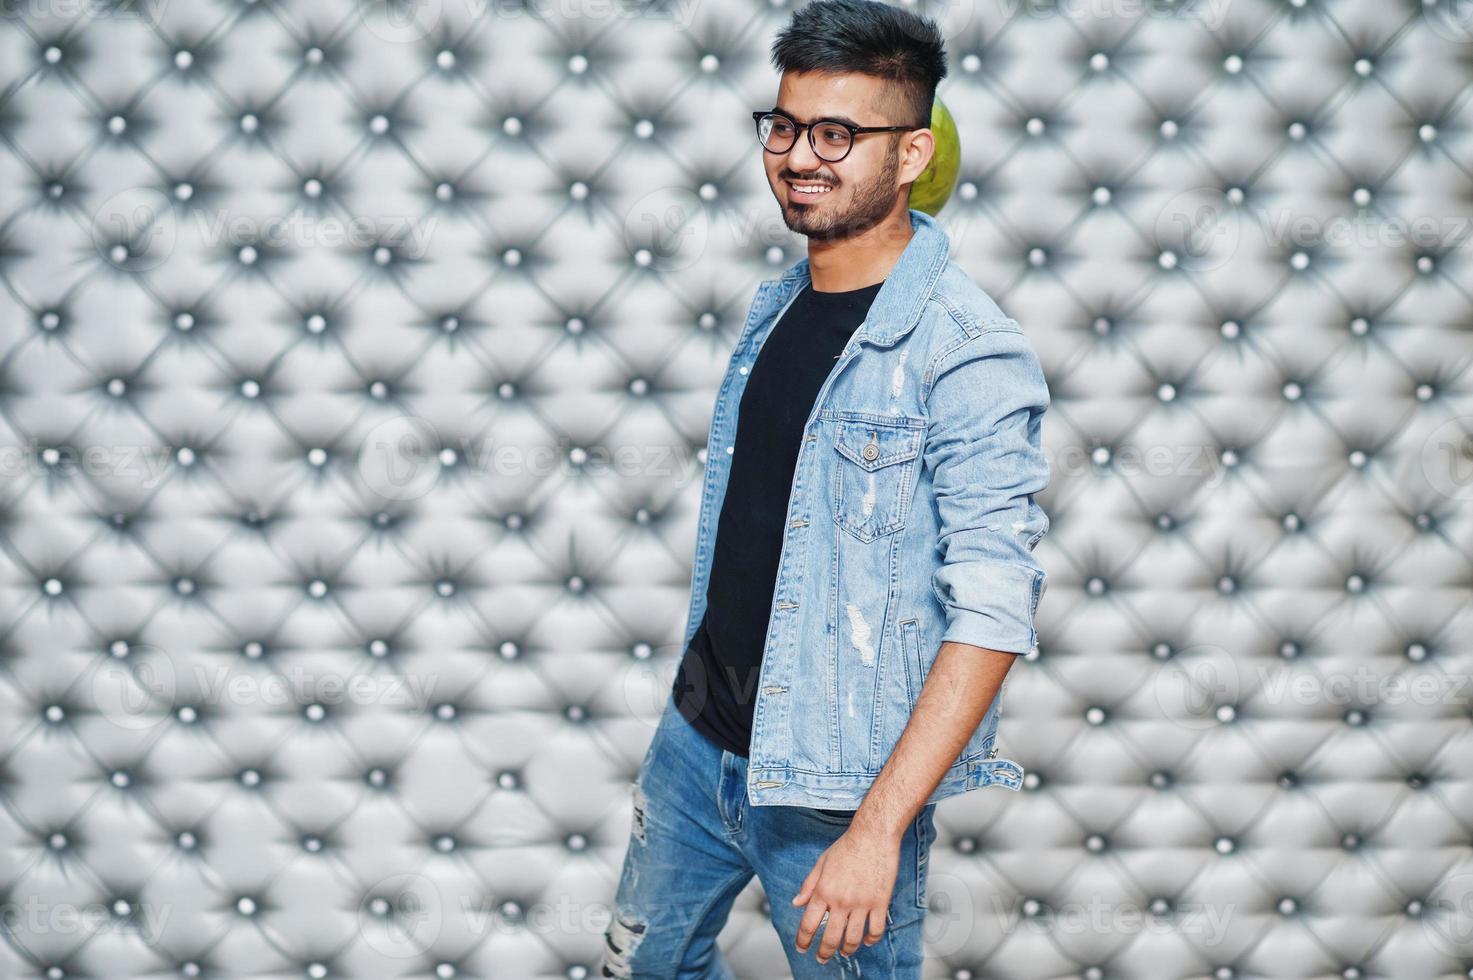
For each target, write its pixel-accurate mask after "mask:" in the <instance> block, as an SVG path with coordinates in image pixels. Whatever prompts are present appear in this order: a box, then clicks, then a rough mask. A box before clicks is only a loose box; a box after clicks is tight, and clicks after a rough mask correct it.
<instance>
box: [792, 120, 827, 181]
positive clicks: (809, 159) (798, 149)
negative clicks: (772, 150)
mask: <svg viewBox="0 0 1473 980" xmlns="http://www.w3.org/2000/svg"><path fill="white" fill-rule="evenodd" d="M811 132H813V130H811V129H805V130H803V133H802V135H800V136H799V137H798V138H797V139H795V140H793V145H792V146H790V147H788V169H789V170H791V171H793V173H797V174H806V173H809V172H812V171H817V170H818V168H819V166H820V165H821V164H822V163H823V161H822V160H820V159H819V158H818V154H817V153H814V152H813V144H811V143H809V142H808V134H809V133H811Z"/></svg>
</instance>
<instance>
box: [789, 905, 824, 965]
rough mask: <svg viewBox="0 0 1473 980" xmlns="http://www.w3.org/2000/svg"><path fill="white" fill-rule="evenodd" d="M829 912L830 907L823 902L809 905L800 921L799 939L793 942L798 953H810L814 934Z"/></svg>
mask: <svg viewBox="0 0 1473 980" xmlns="http://www.w3.org/2000/svg"><path fill="white" fill-rule="evenodd" d="M827 911H828V906H826V905H824V904H823V902H821V901H814V902H810V903H809V905H808V908H807V910H805V911H804V913H803V918H802V919H800V920H798V937H797V939H795V940H794V942H793V945H794V946H795V947H797V949H798V952H800V953H806V952H808V944H809V943H811V942H813V934H814V933H815V932H816V931H817V930H818V924H819V922H821V921H823V916H824V913H825V912H827Z"/></svg>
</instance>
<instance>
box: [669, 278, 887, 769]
mask: <svg viewBox="0 0 1473 980" xmlns="http://www.w3.org/2000/svg"><path fill="white" fill-rule="evenodd" d="M882 285H884V283H883V281H882V282H877V283H873V284H872V285H869V286H864V287H862V288H860V289H851V290H847V291H845V292H839V293H820V292H815V291H814V289H813V286H812V284H811V283H810V284H809V285H807V286H805V287H804V288H803V291H802V292H800V293H799V294H798V297H797V299H795V300H794V301H793V304H792V305H791V306H789V307H788V310H787V312H786V313H784V314H783V317H782V319H781V320H779V321H778V322H777V323H776V324H774V325H773V327H772V332H771V333H770V334H769V335H768V337H767V339H766V340H765V341H764V342H763V344H762V349H761V350H760V351H758V353H757V360H756V361H755V363H754V364H753V365H752V376H751V377H750V378H748V379H747V387H746V390H745V391H743V393H742V401H741V407H740V410H739V411H738V413H737V431H736V443H735V446H734V448H733V451H732V459H731V477H730V479H729V481H728V482H727V487H726V496H725V497H724V498H723V500H722V503H721V515H720V517H719V519H718V521H717V525H716V546H715V551H714V552H713V554H712V564H711V580H710V584H709V586H708V588H707V590H706V600H707V602H706V615H705V616H704V617H703V618H702V620H701V623H700V626H699V628H698V629H697V630H696V632H695V635H694V636H693V637H692V638H691V643H690V646H689V647H688V648H687V649H686V651H685V654H684V656H683V657H682V658H681V662H680V666H679V668H678V669H677V670H676V674H675V684H674V687H673V689H672V693H673V694H674V697H675V702H676V705H677V706H678V708H679V710H680V713H681V715H682V717H684V718H685V719H686V720H687V721H688V722H690V724H691V726H692V727H693V728H695V729H696V730H697V731H699V732H700V733H701V734H702V735H704V736H705V737H706V738H707V739H709V740H710V741H711V742H713V743H714V744H716V745H718V746H720V747H721V748H723V749H725V750H727V751H728V752H732V753H735V754H736V755H740V756H746V754H747V751H748V746H749V745H750V743H751V739H752V714H753V710H754V709H755V707H756V700H757V699H756V691H757V680H758V676H759V674H760V672H761V668H762V648H763V646H764V642H765V640H766V639H767V625H768V616H769V615H770V614H771V611H772V593H773V589H774V588H775V586H776V584H777V564H778V559H779V557H780V556H781V553H782V544H783V534H784V527H783V522H784V521H785V520H786V519H787V514H788V495H789V491H790V490H791V489H792V483H793V471H794V469H795V468H796V466H797V463H798V450H799V448H800V446H801V443H802V439H803V426H804V424H805V423H806V422H807V421H808V415H809V413H810V412H811V411H812V410H813V403H814V400H815V399H816V398H817V397H818V390H819V389H820V388H822V387H823V382H824V379H825V378H827V377H828V376H829V372H830V371H832V370H833V367H834V362H835V361H836V360H838V358H839V355H840V354H841V353H842V352H843V350H844V345H845V344H847V343H848V342H849V338H850V337H852V336H853V335H854V331H855V330H857V329H858V328H859V325H860V324H861V323H863V322H864V318H865V315H866V314H868V312H869V308H870V304H871V303H873V302H874V299H875V296H876V294H878V293H879V291H880V287H881V286H882Z"/></svg>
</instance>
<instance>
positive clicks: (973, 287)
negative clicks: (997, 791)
mask: <svg viewBox="0 0 1473 980" xmlns="http://www.w3.org/2000/svg"><path fill="white" fill-rule="evenodd" d="M910 220H911V227H912V229H913V230H914V234H913V235H912V237H911V239H910V241H909V242H908V243H907V244H906V247H905V250H904V252H902V253H901V256H900V258H899V260H898V261H897V262H896V264H895V267H894V268H893V269H892V270H891V272H890V275H889V276H888V277H887V278H886V280H885V283H884V285H883V286H881V287H880V291H879V293H878V294H877V295H876V297H875V301H874V304H873V305H872V306H871V308H870V311H869V315H868V316H867V317H866V318H865V320H864V322H863V323H862V324H861V325H860V327H859V328H858V329H857V330H856V331H855V332H854V335H853V336H852V337H851V338H850V340H849V343H848V344H847V345H846V346H845V348H844V351H843V354H842V355H841V356H840V357H839V359H838V360H837V361H835V362H834V367H833V370H832V371H831V372H830V374H829V376H828V378H827V379H826V380H825V381H824V384H823V387H822V388H820V389H819V393H818V397H817V398H816V400H815V402H814V406H813V408H812V410H811V412H810V414H809V417H808V423H807V425H806V427H805V429H804V433H805V434H804V437H803V443H802V445H801V447H800V449H799V453H798V460H797V467H796V469H795V471H794V474H793V483H792V488H791V490H790V494H789V500H788V514H787V521H786V522H785V525H784V528H785V530H784V539H783V543H782V553H781V558H780V559H779V564H778V573H777V582H776V585H775V587H774V590H773V596H772V611H771V614H770V616H769V620H768V627H767V638H766V643H765V646H764V648H763V658H762V668H761V673H760V675H759V679H758V685H757V690H756V704H755V707H754V717H753V722H752V741H751V749H750V754H749V756H748V765H747V792H748V799H749V801H750V803H751V805H753V806H763V805H778V804H797V805H801V806H810V807H823V808H829V809H853V808H856V807H858V806H859V804H860V802H861V801H862V800H863V799H864V795H865V793H866V792H867V791H868V790H869V787H870V784H871V783H872V782H873V780H874V778H875V777H876V776H877V775H878V774H879V772H880V769H881V767H883V766H884V764H885V760H886V759H887V758H888V757H889V755H890V752H891V750H892V749H893V748H894V747H895V743H896V742H897V741H898V740H899V738H900V734H901V732H902V731H903V730H904V728H905V725H906V723H907V721H908V720H909V718H910V714H911V712H912V711H913V710H914V708H915V704H916V699H917V698H918V697H919V696H920V691H921V685H922V684H923V683H924V681H925V679H926V673H927V671H928V670H929V669H930V667H931V664H932V663H934V662H935V659H936V654H937V653H938V652H939V648H940V644H941V643H942V641H946V640H955V641H958V642H961V643H970V644H975V645H976V646H980V647H989V648H991V649H994V650H1002V651H1007V652H1012V653H1026V652H1027V651H1028V650H1029V649H1030V648H1031V647H1033V646H1034V644H1035V643H1036V639H1037V638H1036V634H1035V633H1034V630H1033V616H1034V612H1035V610H1036V609H1037V607H1038V600H1039V597H1040V596H1041V595H1042V594H1043V591H1044V588H1045V581H1044V579H1045V576H1044V571H1043V568H1042V567H1041V566H1040V565H1039V564H1038V562H1037V560H1036V559H1035V558H1034V557H1033V554H1032V552H1033V547H1034V545H1036V544H1037V543H1038V540H1039V539H1040V538H1042V537H1043V535H1044V533H1045V532H1046V531H1047V530H1048V526H1049V522H1048V517H1047V516H1046V515H1045V514H1044V512H1043V509H1042V508H1040V507H1039V506H1038V504H1036V503H1035V502H1034V499H1033V495H1034V494H1035V493H1038V492H1039V491H1041V490H1043V489H1044V487H1045V486H1046V485H1047V484H1048V479H1049V470H1048V464H1047V462H1046V460H1045V459H1044V456H1043V453H1042V450H1041V447H1040V442H1039V423H1040V420H1041V417H1042V415H1043V412H1044V410H1045V409H1046V408H1047V407H1048V404H1049V392H1048V387H1047V385H1046V383H1045V381H1044V377H1043V371H1042V369H1041V367H1040V366H1039V362H1038V358H1037V355H1036V354H1035V353H1034V352H1033V349H1032V348H1031V347H1030V346H1029V343H1028V341H1027V339H1026V338H1025V337H1024V335H1023V333H1022V331H1021V329H1020V328H1019V326H1018V323H1017V322H1016V321H1015V320H1012V319H1010V318H1008V317H1006V316H1004V315H1003V312H1002V310H1000V309H999V308H998V306H997V304H996V303H994V302H993V300H992V299H991V298H990V297H989V296H988V295H987V293H986V292H984V291H983V290H982V288H981V287H979V286H978V285H977V284H976V283H974V282H973V281H972V280H971V278H970V277H969V276H968V275H967V274H966V273H965V272H964V271H963V270H962V269H961V268H960V267H959V266H958V265H957V264H956V263H955V262H953V261H952V260H951V258H950V239H949V237H948V236H947V234H946V232H945V231H944V230H943V229H942V228H941V227H940V225H938V224H937V223H936V221H935V219H934V218H932V217H931V216H930V215H928V214H926V213H925V212H923V211H917V210H914V209H912V210H911V211H910ZM810 281H811V276H810V274H809V269H808V260H807V259H806V258H804V259H802V260H800V261H799V262H797V263H796V264H795V265H793V266H792V267H791V268H789V269H788V271H787V272H785V273H784V274H783V275H782V277H781V278H780V279H770V280H766V281H764V282H763V283H762V284H761V285H760V286H759V287H758V288H757V294H756V296H755V298H754V299H753V302H752V308H751V311H750V313H749V314H748V316H747V322H746V325H745V326H744V327H743V329H742V333H741V337H740V339H739V340H738V341H737V345H736V349H735V350H734V352H733V353H732V357H731V363H730V365H729V366H728V367H727V371H726V376H725V378H724V379H723V380H722V382H721V388H720V391H719V392H718V394H717V397H716V406H715V409H714V411H713V414H712V418H711V432H710V438H709V440H708V442H707V457H706V464H705V481H704V484H703V489H702V491H701V510H700V517H699V525H698V530H697V534H696V553H695V567H694V571H693V574H692V580H691V603H690V612H689V615H688V618H687V621H686V629H685V645H686V646H689V644H690V641H691V637H692V635H693V634H694V633H695V630H696V628H697V627H698V626H699V625H700V622H701V617H702V616H703V615H704V614H705V610H706V588H707V584H708V582H709V581H710V573H711V556H712V552H713V547H714V544H715V538H716V528H717V518H718V516H719V515H720V513H721V501H722V498H723V496H724V494H725V493H726V485H727V478H728V477H729V476H730V473H731V453H732V451H733V446H732V443H733V440H734V438H735V434H736V429H737V410H738V406H739V405H740V403H741V398H742V391H743V390H744V389H745V387H746V382H747V378H748V377H749V376H750V374H751V370H752V365H753V364H754V363H755V362H756V360H757V353H758V351H759V350H760V349H761V347H762V343H763V341H764V340H765V339H766V337H767V335H768V333H769V332H770V331H771V329H772V326H773V325H774V324H775V323H776V322H777V321H778V319H779V318H780V317H781V316H782V314H783V313H784V312H785V311H786V309H787V307H788V305H789V304H790V303H791V302H792V300H793V299H794V297H796V296H797V294H798V292H799V290H801V289H802V288H803V287H804V286H805V285H807V284H809V283H810ZM1001 703H1002V692H1001V691H999V692H998V696H997V698H995V699H994V701H993V703H992V706H991V707H990V708H989V709H988V711H987V714H986V716H985V717H984V718H983V720H982V722H981V723H980V724H979V725H978V727H977V730H976V731H975V732H974V733H972V736H971V738H970V740H969V741H968V742H967V744H966V746H965V747H964V748H963V750H962V752H961V754H960V755H959V756H958V758H957V760H956V762H955V764H954V765H953V766H952V767H951V768H950V769H948V770H947V772H946V775H945V776H944V777H943V778H942V780H941V782H940V783H939V784H938V786H937V787H936V790H935V792H934V793H933V794H932V795H931V796H930V798H929V799H928V800H927V802H928V803H931V802H936V801H938V800H942V799H945V798H947V797H949V796H955V795H957V794H960V793H964V792H966V791H967V790H971V789H976V788H978V787H982V786H989V785H994V784H996V785H1001V786H1006V787H1008V788H1010V789H1014V790H1016V789H1019V788H1021V786H1022V781H1023V767H1022V766H1020V765H1019V764H1018V763H1016V762H1014V761H1012V760H1011V759H1005V758H997V750H996V748H995V743H996V738H997V722H998V711H999V708H1000V706H1001Z"/></svg>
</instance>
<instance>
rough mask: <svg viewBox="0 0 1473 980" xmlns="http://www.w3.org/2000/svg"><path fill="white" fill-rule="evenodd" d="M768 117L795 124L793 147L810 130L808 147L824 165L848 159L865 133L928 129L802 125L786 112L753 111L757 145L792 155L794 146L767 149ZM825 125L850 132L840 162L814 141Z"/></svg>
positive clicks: (821, 123) (834, 122)
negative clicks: (765, 122) (856, 140)
mask: <svg viewBox="0 0 1473 980" xmlns="http://www.w3.org/2000/svg"><path fill="white" fill-rule="evenodd" d="M767 116H777V117H779V118H781V119H786V120H787V121H788V122H790V123H792V124H793V129H794V130H795V132H794V133H793V146H797V145H798V137H799V136H801V135H802V134H803V130H805V129H806V130H808V147H809V149H811V150H813V155H814V156H816V157H818V158H819V159H820V160H822V161H823V162H824V163H838V162H839V160H843V159H844V157H847V156H848V155H849V153H850V151H852V150H853V149H854V138H855V137H856V136H862V135H864V134H865V133H896V132H904V131H907V130H911V129H925V128H926V127H925V126H851V125H849V124H848V123H846V122H840V121H839V120H837V119H818V120H815V121H813V122H811V123H800V122H799V121H798V120H796V119H794V118H793V117H792V116H790V115H788V114H787V113H786V112H778V111H777V110H776V109H753V110H752V124H753V125H755V126H756V127H757V145H758V146H760V147H762V149H763V152H766V153H778V154H781V153H791V152H792V151H793V146H790V147H788V148H787V149H786V150H769V149H768V148H767V144H766V143H764V142H763V141H762V120H763V118H765V117H767ZM825 125H827V126H839V127H842V128H844V129H847V130H849V146H848V147H847V148H846V149H845V150H844V155H843V156H841V157H839V160H830V159H829V158H828V157H826V156H824V155H823V154H822V153H819V152H818V144H817V143H816V142H814V140H813V127H815V126H825Z"/></svg>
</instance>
